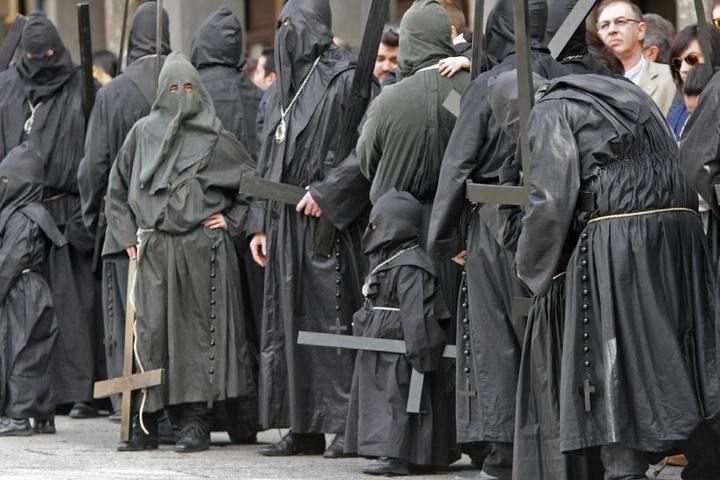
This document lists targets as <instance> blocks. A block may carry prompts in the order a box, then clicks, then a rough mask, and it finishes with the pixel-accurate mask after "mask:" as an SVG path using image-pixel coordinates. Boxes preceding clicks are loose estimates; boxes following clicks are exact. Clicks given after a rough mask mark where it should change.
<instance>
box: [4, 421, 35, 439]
mask: <svg viewBox="0 0 720 480" xmlns="http://www.w3.org/2000/svg"><path fill="white" fill-rule="evenodd" d="M28 435H32V430H31V429H30V420H28V419H27V418H18V419H15V418H10V417H0V437H27V436H28Z"/></svg>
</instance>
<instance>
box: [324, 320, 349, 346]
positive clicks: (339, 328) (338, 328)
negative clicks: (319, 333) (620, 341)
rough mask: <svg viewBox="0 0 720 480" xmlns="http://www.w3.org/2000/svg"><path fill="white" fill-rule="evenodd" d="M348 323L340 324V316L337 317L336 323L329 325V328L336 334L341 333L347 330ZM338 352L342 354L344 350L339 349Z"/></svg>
mask: <svg viewBox="0 0 720 480" xmlns="http://www.w3.org/2000/svg"><path fill="white" fill-rule="evenodd" d="M347 329H348V327H347V325H340V317H335V325H332V326H330V327H328V330H330V331H331V332H335V334H336V335H341V334H342V332H347ZM337 354H338V355H342V350H341V349H339V348H338V349H337Z"/></svg>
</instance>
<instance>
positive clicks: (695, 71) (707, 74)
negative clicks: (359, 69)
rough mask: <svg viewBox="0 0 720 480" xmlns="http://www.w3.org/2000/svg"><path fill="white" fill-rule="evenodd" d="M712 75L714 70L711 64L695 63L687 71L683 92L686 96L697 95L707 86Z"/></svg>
mask: <svg viewBox="0 0 720 480" xmlns="http://www.w3.org/2000/svg"><path fill="white" fill-rule="evenodd" d="M713 75H715V70H714V69H713V67H712V65H709V64H707V63H701V64H699V65H695V66H694V67H693V68H692V69H691V70H690V72H688V76H687V80H686V81H685V86H684V87H683V92H684V93H685V95H687V96H688V97H697V96H698V95H700V94H701V93H702V92H703V90H705V87H707V85H708V83H710V80H712V77H713Z"/></svg>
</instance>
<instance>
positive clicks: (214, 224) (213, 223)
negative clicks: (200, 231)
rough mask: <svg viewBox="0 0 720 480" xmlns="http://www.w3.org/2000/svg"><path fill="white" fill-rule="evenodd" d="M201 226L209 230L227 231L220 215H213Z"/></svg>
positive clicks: (223, 219) (225, 223) (223, 218)
mask: <svg viewBox="0 0 720 480" xmlns="http://www.w3.org/2000/svg"><path fill="white" fill-rule="evenodd" d="M202 224H203V226H204V227H205V228H209V229H210V230H227V228H228V227H227V222H226V221H225V217H223V215H222V213H213V214H212V215H210V216H209V217H208V218H207V220H205V221H204V222H203V223H202Z"/></svg>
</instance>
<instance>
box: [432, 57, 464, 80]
mask: <svg viewBox="0 0 720 480" xmlns="http://www.w3.org/2000/svg"><path fill="white" fill-rule="evenodd" d="M462 69H465V70H470V60H468V59H467V58H465V57H448V58H443V59H442V60H440V61H439V62H438V71H439V72H440V75H441V76H443V77H448V78H449V77H452V76H453V75H455V74H456V73H457V72H459V71H460V70H462Z"/></svg>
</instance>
